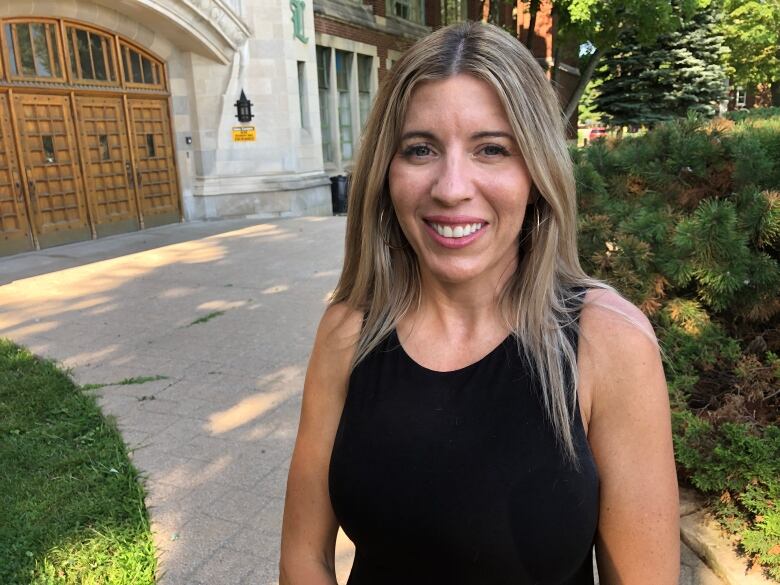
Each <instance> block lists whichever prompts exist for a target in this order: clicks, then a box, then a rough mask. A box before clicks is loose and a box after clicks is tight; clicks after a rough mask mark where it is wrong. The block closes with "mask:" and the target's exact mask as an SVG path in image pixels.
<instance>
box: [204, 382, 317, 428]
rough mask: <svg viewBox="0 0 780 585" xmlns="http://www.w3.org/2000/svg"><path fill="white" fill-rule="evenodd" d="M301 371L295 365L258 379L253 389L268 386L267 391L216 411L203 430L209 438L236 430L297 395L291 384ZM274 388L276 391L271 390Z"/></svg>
mask: <svg viewBox="0 0 780 585" xmlns="http://www.w3.org/2000/svg"><path fill="white" fill-rule="evenodd" d="M302 374H303V369H302V368H301V367H299V366H289V367H286V368H282V369H281V370H279V371H277V372H274V373H273V374H271V375H269V376H265V377H263V378H261V379H260V380H258V383H257V387H258V388H261V389H262V388H263V387H264V386H270V387H271V388H270V389H269V391H263V392H260V393H257V394H254V395H252V396H247V397H246V398H244V399H243V400H241V401H240V402H238V404H236V405H235V406H231V407H230V408H228V409H227V410H223V411H221V412H216V413H214V414H212V415H211V416H210V417H209V422H208V425H207V429H208V430H209V431H210V432H211V434H213V435H220V434H222V433H227V432H229V431H232V430H234V429H237V428H239V427H241V426H244V425H245V424H247V423H249V422H252V421H253V420H255V419H257V418H259V417H261V416H263V415H264V414H266V413H267V412H268V411H269V410H271V409H272V408H274V407H275V406H277V405H279V404H281V403H282V402H284V401H285V400H287V399H288V398H291V397H293V396H295V395H296V394H298V392H299V391H300V388H299V386H298V385H297V384H292V383H291V382H292V381H293V380H294V379H295V378H299V377H302ZM274 387H277V389H276V390H274V389H273V388H274Z"/></svg>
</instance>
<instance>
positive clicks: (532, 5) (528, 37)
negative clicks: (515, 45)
mask: <svg viewBox="0 0 780 585" xmlns="http://www.w3.org/2000/svg"><path fill="white" fill-rule="evenodd" d="M539 8H540V6H539V0H531V2H529V3H528V10H529V12H530V13H531V14H530V20H529V21H528V30H527V31H526V34H525V46H526V48H527V49H528V50H529V51H530V50H531V43H532V42H533V40H534V35H535V34H536V33H535V32H534V31H535V30H536V14H537V13H538V12H539Z"/></svg>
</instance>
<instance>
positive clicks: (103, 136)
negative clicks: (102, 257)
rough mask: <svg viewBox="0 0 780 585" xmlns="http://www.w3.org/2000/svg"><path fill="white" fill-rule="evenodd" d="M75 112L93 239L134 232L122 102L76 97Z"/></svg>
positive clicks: (134, 209) (135, 216)
mask: <svg viewBox="0 0 780 585" xmlns="http://www.w3.org/2000/svg"><path fill="white" fill-rule="evenodd" d="M76 109H77V112H78V126H79V132H80V135H81V150H82V152H81V156H82V159H83V160H84V168H85V170H86V174H87V176H86V177H85V178H86V182H87V192H88V193H89V200H90V203H91V205H92V212H93V214H94V217H93V219H94V221H95V229H96V230H97V235H98V236H99V237H100V236H105V235H109V234H116V233H121V232H128V231H134V230H137V229H138V228H139V227H140V226H139V224H138V209H137V207H136V201H135V192H134V189H133V183H134V181H135V176H134V173H133V169H132V166H131V161H130V144H129V142H128V139H127V126H126V124H125V115H124V106H123V104H122V98H119V97H112V98H102V97H77V98H76Z"/></svg>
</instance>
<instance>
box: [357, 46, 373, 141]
mask: <svg viewBox="0 0 780 585" xmlns="http://www.w3.org/2000/svg"><path fill="white" fill-rule="evenodd" d="M373 64H374V59H373V58H372V57H368V56H366V55H358V106H359V107H360V130H361V131H362V130H363V128H365V127H366V120H367V119H368V112H369V110H371V69H373V67H372V66H373Z"/></svg>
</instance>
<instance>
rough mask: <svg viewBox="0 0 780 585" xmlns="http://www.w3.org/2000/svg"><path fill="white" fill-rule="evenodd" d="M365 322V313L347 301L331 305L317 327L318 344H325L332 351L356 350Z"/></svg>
mask: <svg viewBox="0 0 780 585" xmlns="http://www.w3.org/2000/svg"><path fill="white" fill-rule="evenodd" d="M362 324H363V313H362V312H361V311H359V310H358V309H355V308H354V307H351V306H349V305H348V304H346V303H335V304H332V305H329V306H328V308H327V309H325V312H324V313H323V315H322V319H320V324H319V327H318V328H317V338H316V342H315V343H316V345H320V344H325V345H326V346H327V347H328V348H329V349H330V350H331V351H336V352H339V353H341V352H350V351H354V348H355V344H356V343H357V340H358V337H359V336H360V330H361V327H362Z"/></svg>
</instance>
